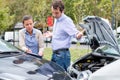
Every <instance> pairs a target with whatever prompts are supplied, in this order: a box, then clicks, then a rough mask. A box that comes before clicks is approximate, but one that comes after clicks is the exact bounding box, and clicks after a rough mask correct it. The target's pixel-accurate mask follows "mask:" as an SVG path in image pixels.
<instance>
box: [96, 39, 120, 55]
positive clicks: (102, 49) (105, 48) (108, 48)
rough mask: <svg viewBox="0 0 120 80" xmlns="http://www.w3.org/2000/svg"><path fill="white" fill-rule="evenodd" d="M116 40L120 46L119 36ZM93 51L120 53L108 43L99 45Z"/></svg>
mask: <svg viewBox="0 0 120 80" xmlns="http://www.w3.org/2000/svg"><path fill="white" fill-rule="evenodd" d="M117 41H118V45H119V48H120V38H118V39H117ZM95 52H98V53H102V54H111V55H120V53H119V52H118V51H117V50H116V49H115V48H114V47H112V46H110V45H104V46H101V47H99V48H98V49H96V51H95Z"/></svg>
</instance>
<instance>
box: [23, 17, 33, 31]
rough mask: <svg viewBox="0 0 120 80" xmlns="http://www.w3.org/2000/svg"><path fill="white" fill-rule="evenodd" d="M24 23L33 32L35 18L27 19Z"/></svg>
mask: <svg viewBox="0 0 120 80" xmlns="http://www.w3.org/2000/svg"><path fill="white" fill-rule="evenodd" d="M23 25H24V27H25V28H26V30H27V31H28V32H29V33H31V32H32V29H33V20H32V19H28V20H25V21H24V24H23Z"/></svg>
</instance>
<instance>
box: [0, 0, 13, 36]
mask: <svg viewBox="0 0 120 80" xmlns="http://www.w3.org/2000/svg"><path fill="white" fill-rule="evenodd" d="M12 18H13V16H10V14H9V8H8V7H6V4H5V0H0V34H2V33H3V32H4V31H5V30H7V29H8V28H9V26H10V25H11V24H12V23H13V22H12Z"/></svg>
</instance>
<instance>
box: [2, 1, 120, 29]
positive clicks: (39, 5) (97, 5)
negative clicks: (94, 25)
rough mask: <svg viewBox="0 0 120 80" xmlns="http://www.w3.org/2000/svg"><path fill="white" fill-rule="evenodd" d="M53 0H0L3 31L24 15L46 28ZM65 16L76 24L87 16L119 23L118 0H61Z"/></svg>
mask: <svg viewBox="0 0 120 80" xmlns="http://www.w3.org/2000/svg"><path fill="white" fill-rule="evenodd" d="M52 1H53V0H0V18H1V21H0V24H1V26H2V30H1V31H4V30H6V29H8V28H10V29H11V28H13V26H14V25H15V24H16V23H17V22H21V20H22V17H23V16H24V15H32V16H33V18H34V20H35V21H37V22H38V23H43V24H42V25H43V26H45V27H46V18H47V17H48V16H51V7H50V5H51V2H52ZM63 1H64V4H65V14H67V15H68V16H69V17H70V18H72V19H73V21H74V23H75V24H78V23H80V22H81V21H82V19H83V18H84V17H86V16H88V15H95V16H100V17H103V18H107V19H109V20H110V21H112V16H114V18H115V20H116V21H120V9H119V7H120V0H94V1H93V0H63Z"/></svg>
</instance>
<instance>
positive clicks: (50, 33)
mask: <svg viewBox="0 0 120 80" xmlns="http://www.w3.org/2000/svg"><path fill="white" fill-rule="evenodd" d="M43 36H44V37H46V38H49V37H52V32H50V31H47V32H45V33H43Z"/></svg>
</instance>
